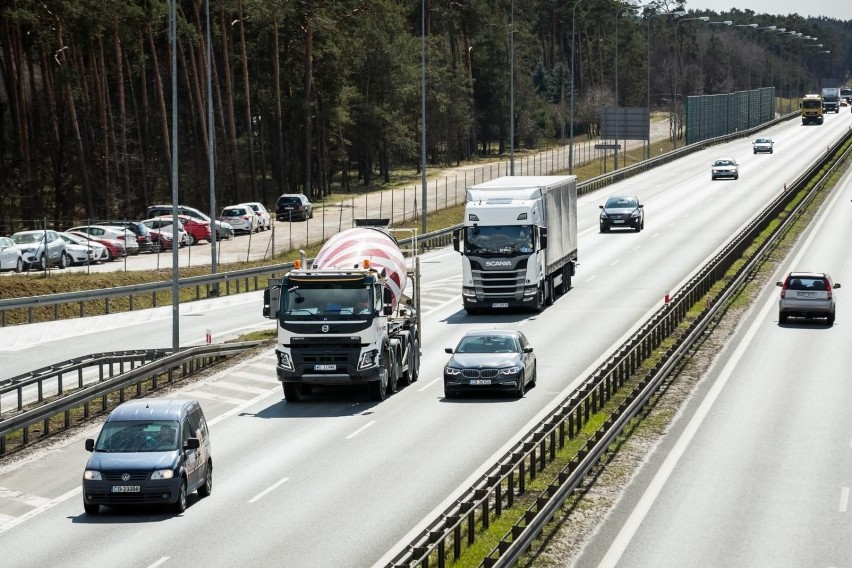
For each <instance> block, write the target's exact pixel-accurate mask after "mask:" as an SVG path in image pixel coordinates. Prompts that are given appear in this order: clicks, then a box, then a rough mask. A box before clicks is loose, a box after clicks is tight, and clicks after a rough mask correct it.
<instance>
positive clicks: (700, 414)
mask: <svg viewBox="0 0 852 568" xmlns="http://www.w3.org/2000/svg"><path fill="white" fill-rule="evenodd" d="M840 193H842V192H837V193H835V195H834V197H833V199H832V200H831V204H830V205H829V206H827V207H825V208H823V214H822V216H820V217H819V218H818V219H816V223H815V224H814V225H813V227H812V228H811V230H810V232H809V233H808V236H807V238H806V239H805V241H804V242H803V243H802V245H801V248H799V251H798V252H797V253H796V256H795V257H794V258H793V260H792V261H791V262H790V263H789V265H791V266H795V265H797V264H799V263H800V262H801V259H802V257H803V256H804V255H805V252H806V251H807V250H808V248H810V246H811V242H812V241H813V240H814V238H815V237H816V234H817V233H818V232H819V228H820V227H821V226H822V225H823V223H824V222H825V219H826V217H827V215H828V213H827V212H828V211H833V210H834V206H835V202H836V201H837V200H838V199H839V196H840ZM776 302H777V299H776V297H775V296H774V295H770V297H769V299H768V300H767V302H766V304H764V306H763V307H762V308H761V310H760V313H759V314H758V316H757V317H756V318H755V319H754V321H753V322H752V324H751V326H749V328H748V331H746V334H745V335H744V336H743V339H742V341H740V342H739V343H738V344H737V347H736V349H734V352H733V354H732V355H731V358H730V359H729V360H728V361H727V363H726V364H725V366H724V368H723V369H722V371H721V372H720V373H719V376H718V378H717V379H716V382H714V383H713V386H712V387H711V388H710V390H709V391H708V393H707V396H706V397H705V398H704V400H703V401H702V402H701V405H700V406H699V407H698V410H696V412H695V414H694V415H693V417H692V419H691V420H690V421H689V424H687V426H686V428H685V429H684V431H683V433H682V434H681V436H680V438H678V440H677V442H676V443H675V445H674V447H673V448H672V450H671V451H670V452H669V454H668V456H667V457H666V459H665V461H664V462H663V465H662V466H661V467H660V469H659V471H658V472H657V474H656V475H655V476H654V479H653V480H651V483H650V484H649V485H648V488H647V489H646V490H645V493H644V494H643V495H642V497H641V499H640V500H639V503H638V504H637V505H636V507H635V508H634V509H633V511H632V512H631V513H630V516H629V517H628V519H627V521H626V522H625V523H624V526H623V527H622V528H621V530H620V531H619V533H618V536H616V538H615V540H614V541H613V543H612V545H611V546H610V548H609V550H608V551H607V553H606V555H605V556H604V558H603V560H602V561H601V563H600V564H598V566H599V568H609V567H613V568H614V567H615V566H617V565H618V562H619V560H620V559H621V556H622V555H623V554H624V551H625V550H626V549H627V545H628V544H629V543H630V541H631V540H632V539H633V536H634V535H635V534H636V531H638V530H639V525H640V524H642V521H643V520H644V518H645V516H646V515H647V514H648V511H649V510H650V509H651V506H652V505H653V504H654V501H656V499H657V497H658V496H659V494H660V492H661V491H662V489H663V486H664V485H665V484H666V481H667V480H668V478H669V477H670V476H671V474H672V472H673V471H674V468H675V466H676V465H677V463H678V462H679V461H680V458H681V457H682V456H683V454H684V453H685V452H686V448H687V447H688V446H689V444H690V443H691V442H692V439H693V438H694V437H695V434H696V433H697V432H698V429H699V427H700V426H701V423H702V422H703V421H704V419H705V418H706V417H707V415H708V414H709V413H710V409H711V408H712V407H713V404H715V402H716V399H718V398H719V394H721V392H722V390H723V389H724V388H725V385H726V384H727V383H728V379H730V377H731V375H732V374H733V372H734V369H735V368H736V366H737V365H739V362H740V360H741V359H742V357H743V355H745V353H746V351H747V350H748V346H749V345H750V344H751V342H752V341H753V340H754V337H755V335H757V332H758V329H759V328H760V327H761V326H762V325H763V321H764V320H765V319H766V317H767V316H768V315H769V311H770V310H772V309H773V308H774V307H775V305H776Z"/></svg>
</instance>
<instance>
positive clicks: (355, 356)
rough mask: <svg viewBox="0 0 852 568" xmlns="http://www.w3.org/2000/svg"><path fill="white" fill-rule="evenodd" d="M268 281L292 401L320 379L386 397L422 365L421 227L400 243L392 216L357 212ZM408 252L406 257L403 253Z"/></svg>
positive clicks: (268, 311) (281, 373)
mask: <svg viewBox="0 0 852 568" xmlns="http://www.w3.org/2000/svg"><path fill="white" fill-rule="evenodd" d="M358 221H360V223H357V222H356V225H360V226H356V227H354V228H351V229H347V230H345V231H342V232H340V233H337V234H336V235H335V236H333V237H332V238H331V239H329V240H328V241H327V242H326V243H325V245H323V247H322V248H321V249H320V251H319V253H318V254H317V256H316V258H315V259H314V261H313V265H312V266H311V267H310V268H306V267H304V266H303V263H306V261H305V260H304V259H302V261H296V262H295V263H294V268H293V270H291V271H290V272H288V273H287V274H285V275H284V276H283V277H282V278H280V279H273V280H270V281H269V286H268V287H267V289H266V291H265V293H264V305H263V315H264V316H265V317H267V318H270V319H274V320H275V321H276V322H277V327H278V341H277V345H276V348H275V354H276V357H277V365H276V368H277V375H278V380H279V381H281V384H282V387H283V389H284V398H285V399H286V400H287V402H298V401H300V400H301V399H302V398H303V396H305V395H307V394H310V393H311V392H312V391H313V389H314V387H315V386H317V385H323V386H332V387H333V386H340V385H364V386H365V387H366V388H367V390H368V391H369V394H370V397H371V398H372V399H374V400H379V401H380V400H384V399H385V398H386V397H387V395H389V394H392V393H394V392H396V391H397V389H398V388H399V385H401V384H409V383H412V382H414V381H416V380H417V377H418V374H419V370H420V344H421V343H420V339H421V336H420V264H419V258H418V257H417V254H416V251H417V233H416V230H414V229H400V230H398V231H405V232H407V233H409V234H410V235H411V241H410V242H411V247H410V248H408V247H406V248H405V249H403V248H401V247H400V245H399V243H398V241H397V239H396V238H395V237H394V234H393V233H395V232H398V231H397V230H392V229H388V228H387V227H386V226H384V224H385V223H386V221H387V220H380V221H381V222H379V223H376V222H375V221H373V220H358ZM406 252H407V253H410V256H409V257H408V258H406V256H405V253H406Z"/></svg>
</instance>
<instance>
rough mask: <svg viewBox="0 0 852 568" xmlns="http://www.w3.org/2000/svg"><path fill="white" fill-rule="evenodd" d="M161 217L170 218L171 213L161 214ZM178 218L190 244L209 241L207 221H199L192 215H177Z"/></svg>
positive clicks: (209, 232) (209, 234) (208, 224)
mask: <svg viewBox="0 0 852 568" xmlns="http://www.w3.org/2000/svg"><path fill="white" fill-rule="evenodd" d="M162 218H163V219H171V218H172V216H171V215H163V216H162ZM178 219H180V222H181V223H182V224H183V230H184V231H186V233H187V234H188V235H189V243H188V244H190V245H194V244H195V243H197V242H198V241H207V242H208V243H209V242H210V239H211V238H212V237H211V231H210V223H209V222H207V221H201V220H199V219H195V218H194V217H190V216H189V215H178Z"/></svg>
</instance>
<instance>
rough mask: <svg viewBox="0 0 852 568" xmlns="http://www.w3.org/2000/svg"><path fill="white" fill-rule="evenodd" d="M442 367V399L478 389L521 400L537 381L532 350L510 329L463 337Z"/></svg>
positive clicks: (475, 333)
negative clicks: (498, 392) (509, 395)
mask: <svg viewBox="0 0 852 568" xmlns="http://www.w3.org/2000/svg"><path fill="white" fill-rule="evenodd" d="M445 351H446V352H447V353H451V354H452V357H450V360H449V361H447V364H446V365H445V366H444V396H446V397H447V398H454V397H456V396H458V395H459V394H461V393H465V392H472V391H478V390H496V391H507V392H510V393H512V394H513V395H514V396H516V397H517V398H522V397H523V396H524V393H525V392H526V389H527V387H528V386H530V387H534V386H535V382H536V366H535V355H534V354H533V348H532V346H531V345H530V342H529V340H528V339H527V338H526V336H525V335H524V334H523V333H521V332H520V331H517V330H512V329H488V330H474V331H469V332H467V333H465V334H464V336H463V337H462V338H461V341H459V344H458V345H457V346H456V348H455V349H452V348H451V347H447V348H446V349H445Z"/></svg>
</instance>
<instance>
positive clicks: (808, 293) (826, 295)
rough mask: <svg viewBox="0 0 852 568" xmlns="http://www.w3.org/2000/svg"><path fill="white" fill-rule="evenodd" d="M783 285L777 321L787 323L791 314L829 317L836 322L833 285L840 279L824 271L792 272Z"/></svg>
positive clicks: (830, 323)
mask: <svg viewBox="0 0 852 568" xmlns="http://www.w3.org/2000/svg"><path fill="white" fill-rule="evenodd" d="M776 285H777V286H780V287H781V298H780V299H779V300H778V323H786V322H787V318H788V317H804V318H826V321H827V322H828V325H834V310H835V305H836V301H835V297H834V292H833V291H834V289H835V288H840V283H835V282H833V281H832V280H831V276H829V275H828V274H826V273H825V272H791V273H790V274H788V275H787V279H786V280H784V282H777V283H776Z"/></svg>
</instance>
